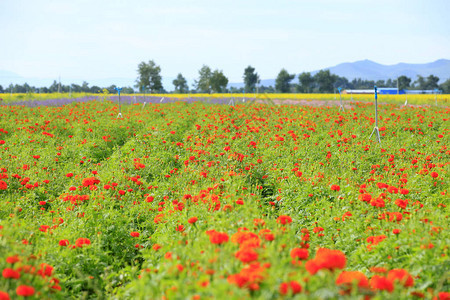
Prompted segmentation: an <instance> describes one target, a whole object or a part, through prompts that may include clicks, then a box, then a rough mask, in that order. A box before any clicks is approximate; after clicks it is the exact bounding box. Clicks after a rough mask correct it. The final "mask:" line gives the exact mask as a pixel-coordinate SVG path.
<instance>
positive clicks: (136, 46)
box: [0, 0, 450, 82]
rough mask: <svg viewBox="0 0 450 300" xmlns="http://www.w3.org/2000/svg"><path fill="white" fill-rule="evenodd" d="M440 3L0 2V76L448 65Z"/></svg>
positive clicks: (449, 25)
mask: <svg viewBox="0 0 450 300" xmlns="http://www.w3.org/2000/svg"><path fill="white" fill-rule="evenodd" d="M449 12H450V1H448V0H435V1H433V0H430V1H424V0H422V1H417V0H409V1H395V0H390V1H387V0H377V1H364V0H341V1H336V0H315V1H310V0H308V1H300V0H298V1H296V0H278V1H265V0H259V1H254V0H240V1H239V0H237V1H235V0H229V1H220V0H209V1H204V0H192V1H190V0H176V1H170V0H167V1H161V0H157V1H153V0H142V1H140V0H135V1H133V0H128V1H120V0H108V1H95V0H70V1H66V0H39V1H38V0H1V1H0V38H1V43H0V70H7V71H12V72H15V73H17V74H19V75H21V76H24V77H34V78H58V77H59V76H61V78H62V80H63V79H64V78H66V79H67V78H70V79H72V80H73V79H79V80H82V79H85V80H87V81H88V82H89V80H94V79H98V78H111V77H123V78H131V79H135V78H136V77H137V72H136V70H137V65H138V64H139V62H141V61H148V60H150V59H153V60H154V61H155V62H156V63H157V64H158V65H160V66H161V68H162V75H163V76H164V77H175V76H176V75H177V74H178V73H180V72H181V73H182V74H183V75H184V76H185V77H186V78H190V79H195V78H197V77H198V70H199V69H200V68H201V66H202V65H203V64H207V65H209V66H210V67H211V68H212V69H216V68H217V69H220V70H223V72H224V74H225V75H226V76H227V77H228V78H229V79H230V82H240V81H242V74H243V70H244V68H245V67H246V66H247V65H252V66H254V67H255V68H256V71H257V72H258V73H259V74H260V77H261V78H262V79H266V78H275V77H276V75H277V74H278V72H279V71H280V70H281V68H286V69H287V70H288V71H289V72H291V73H300V72H303V71H312V70H317V69H321V68H325V67H330V66H334V65H336V64H339V63H342V62H352V61H356V60H362V59H370V60H373V61H376V62H378V63H382V64H395V63H398V62H407V63H425V62H431V61H434V60H436V59H439V58H450V18H449V17H448V13H449Z"/></svg>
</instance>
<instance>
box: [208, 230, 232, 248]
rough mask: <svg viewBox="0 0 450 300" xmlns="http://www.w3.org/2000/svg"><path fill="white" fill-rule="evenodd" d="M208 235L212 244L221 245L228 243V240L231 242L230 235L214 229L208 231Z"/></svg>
mask: <svg viewBox="0 0 450 300" xmlns="http://www.w3.org/2000/svg"><path fill="white" fill-rule="evenodd" d="M206 234H208V235H209V241H210V242H211V243H212V244H217V245H220V244H223V243H226V242H228V240H229V237H228V234H226V233H225V232H217V231H215V230H214V229H213V230H208V231H207V232H206Z"/></svg>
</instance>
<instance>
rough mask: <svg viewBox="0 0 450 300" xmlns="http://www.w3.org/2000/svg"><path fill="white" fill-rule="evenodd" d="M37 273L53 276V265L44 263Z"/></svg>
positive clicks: (43, 275)
mask: <svg viewBox="0 0 450 300" xmlns="http://www.w3.org/2000/svg"><path fill="white" fill-rule="evenodd" d="M37 273H38V275H41V276H42V277H50V276H52V273H53V267H52V266H50V265H48V264H46V263H42V264H41V269H40V270H39V271H38V272H37Z"/></svg>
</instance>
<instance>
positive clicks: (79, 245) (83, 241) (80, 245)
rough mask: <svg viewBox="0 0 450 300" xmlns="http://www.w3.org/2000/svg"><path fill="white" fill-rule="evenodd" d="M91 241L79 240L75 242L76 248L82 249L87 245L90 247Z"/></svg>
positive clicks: (86, 239)
mask: <svg viewBox="0 0 450 300" xmlns="http://www.w3.org/2000/svg"><path fill="white" fill-rule="evenodd" d="M90 244H91V241H90V240H89V239H88V238H78V239H77V240H76V242H75V246H77V247H79V248H82V247H83V246H85V245H90Z"/></svg>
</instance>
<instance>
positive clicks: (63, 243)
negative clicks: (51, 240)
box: [59, 240, 69, 247]
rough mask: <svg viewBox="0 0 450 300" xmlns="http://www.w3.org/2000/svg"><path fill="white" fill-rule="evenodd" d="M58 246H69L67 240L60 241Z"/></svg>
mask: <svg viewBox="0 0 450 300" xmlns="http://www.w3.org/2000/svg"><path fill="white" fill-rule="evenodd" d="M59 245H60V246H63V247H65V246H68V245H69V240H60V241H59Z"/></svg>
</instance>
